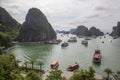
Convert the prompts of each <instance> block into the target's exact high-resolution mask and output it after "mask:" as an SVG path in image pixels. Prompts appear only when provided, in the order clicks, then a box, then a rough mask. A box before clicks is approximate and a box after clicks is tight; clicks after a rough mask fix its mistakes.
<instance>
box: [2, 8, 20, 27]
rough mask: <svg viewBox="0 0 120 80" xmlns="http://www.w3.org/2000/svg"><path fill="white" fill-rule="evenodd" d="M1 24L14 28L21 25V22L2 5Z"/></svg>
mask: <svg viewBox="0 0 120 80" xmlns="http://www.w3.org/2000/svg"><path fill="white" fill-rule="evenodd" d="M0 24H2V25H5V26H8V27H9V28H12V29H13V28H15V27H18V26H20V24H19V23H18V22H17V21H16V20H15V19H14V18H12V16H11V15H10V14H9V13H8V12H7V11H6V10H5V9H4V8H2V7H0Z"/></svg>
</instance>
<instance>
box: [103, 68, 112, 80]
mask: <svg viewBox="0 0 120 80" xmlns="http://www.w3.org/2000/svg"><path fill="white" fill-rule="evenodd" d="M104 72H105V73H107V79H108V80H109V77H110V74H111V73H112V70H111V69H109V68H106V69H105V70H104Z"/></svg>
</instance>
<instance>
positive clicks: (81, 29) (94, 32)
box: [70, 25, 104, 36]
mask: <svg viewBox="0 0 120 80" xmlns="http://www.w3.org/2000/svg"><path fill="white" fill-rule="evenodd" d="M70 32H71V33H72V34H75V35H81V36H102V35H103V34H104V33H103V32H101V31H100V30H99V29H97V28H95V27H91V28H90V29H89V30H88V28H87V27H85V26H83V25H81V26H78V27H77V29H72V30H71V31H70Z"/></svg>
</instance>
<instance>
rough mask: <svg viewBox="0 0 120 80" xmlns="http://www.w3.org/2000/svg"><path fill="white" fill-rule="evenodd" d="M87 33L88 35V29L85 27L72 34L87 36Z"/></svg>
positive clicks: (80, 27)
mask: <svg viewBox="0 0 120 80" xmlns="http://www.w3.org/2000/svg"><path fill="white" fill-rule="evenodd" d="M87 33H88V28H87V27H85V26H83V25H81V26H78V27H77V29H75V30H74V31H73V32H72V34H75V35H81V36H87Z"/></svg>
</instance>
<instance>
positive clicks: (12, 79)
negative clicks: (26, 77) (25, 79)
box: [0, 55, 22, 80]
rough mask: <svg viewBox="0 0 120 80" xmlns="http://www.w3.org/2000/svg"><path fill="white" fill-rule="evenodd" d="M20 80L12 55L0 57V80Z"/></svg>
mask: <svg viewBox="0 0 120 80" xmlns="http://www.w3.org/2000/svg"><path fill="white" fill-rule="evenodd" d="M8 79H9V80H22V76H21V75H20V71H19V68H18V65H17V64H16V62H15V57H14V55H0V80H8Z"/></svg>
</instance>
